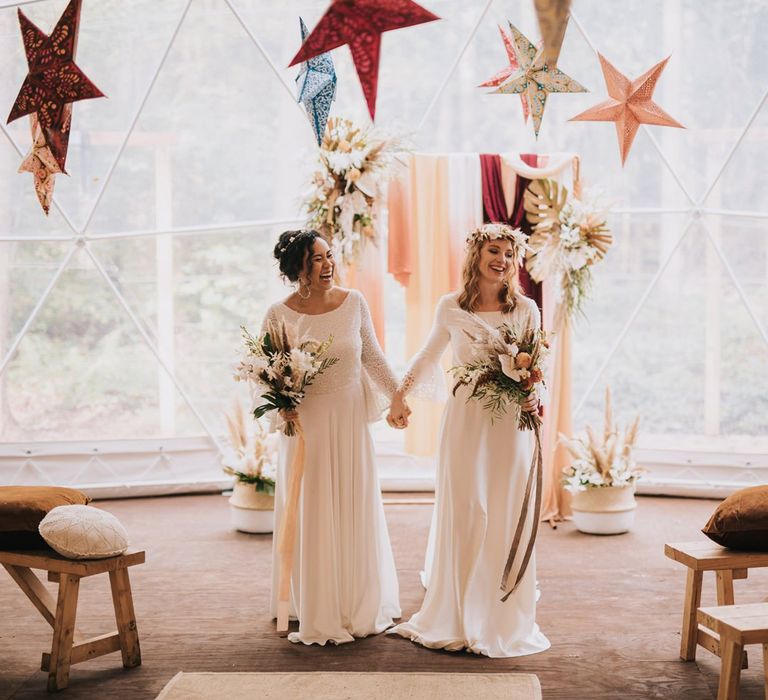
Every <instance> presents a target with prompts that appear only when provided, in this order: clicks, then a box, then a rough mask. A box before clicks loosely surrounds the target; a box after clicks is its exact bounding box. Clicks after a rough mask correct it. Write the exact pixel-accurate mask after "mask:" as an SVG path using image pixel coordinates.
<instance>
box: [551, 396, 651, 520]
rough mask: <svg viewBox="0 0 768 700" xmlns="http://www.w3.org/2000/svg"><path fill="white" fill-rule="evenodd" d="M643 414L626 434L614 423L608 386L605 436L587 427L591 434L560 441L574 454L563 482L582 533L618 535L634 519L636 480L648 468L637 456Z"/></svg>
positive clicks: (564, 471) (588, 432)
mask: <svg viewBox="0 0 768 700" xmlns="http://www.w3.org/2000/svg"><path fill="white" fill-rule="evenodd" d="M639 424H640V417H639V416H638V417H637V418H635V420H634V421H633V422H632V424H631V425H630V426H628V427H627V428H626V429H625V430H624V431H623V432H621V431H619V429H618V427H617V426H616V425H615V424H614V423H613V417H612V415H611V392H610V389H606V390H605V427H604V429H603V434H602V436H599V435H597V434H596V433H595V431H594V430H593V429H592V427H591V426H587V436H586V438H573V439H570V438H567V437H566V436H564V435H562V434H561V435H560V440H561V442H562V443H563V445H564V446H565V448H566V449H567V450H568V452H570V454H571V456H572V457H573V458H574V459H573V463H572V464H571V465H570V466H569V467H566V468H565V469H563V479H562V484H563V486H564V487H565V489H566V490H567V491H569V492H570V493H571V496H572V498H571V509H572V511H573V521H574V523H575V524H576V527H577V528H578V529H579V530H580V531H581V532H587V533H590V534H595V535H617V534H620V533H622V532H627V531H628V530H629V529H630V528H631V527H632V523H633V522H634V519H635V509H636V508H637V503H636V501H635V482H636V481H637V480H638V479H639V478H640V477H641V475H642V473H643V471H644V470H643V469H642V468H640V467H638V466H637V465H636V464H635V461H634V460H633V459H632V449H633V447H634V445H635V442H636V440H637V428H638V425H639Z"/></svg>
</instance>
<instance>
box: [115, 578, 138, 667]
mask: <svg viewBox="0 0 768 700" xmlns="http://www.w3.org/2000/svg"><path fill="white" fill-rule="evenodd" d="M109 583H110V586H111V587H112V602H113V603H114V606H115V621H116V622H117V633H118V635H119V636H120V651H121V653H122V655H123V666H125V668H132V667H133V666H139V665H141V648H140V647H139V631H138V629H137V628H136V613H135V612H134V611H133V595H132V594H131V582H130V579H129V578H128V569H116V570H115V571H110V572H109Z"/></svg>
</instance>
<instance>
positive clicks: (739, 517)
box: [702, 485, 768, 552]
mask: <svg viewBox="0 0 768 700" xmlns="http://www.w3.org/2000/svg"><path fill="white" fill-rule="evenodd" d="M702 532H703V533H704V534H705V535H706V536H707V537H709V539H711V540H713V541H715V542H717V543H718V544H721V545H723V547H729V548H731V549H741V550H747V551H754V552H768V485H766V486H750V487H749V488H746V489H741V490H739V491H736V492H735V493H732V494H731V495H730V496H728V498H726V499H725V500H724V501H723V502H722V503H721V504H720V505H719V506H718V507H717V508H716V509H715V512H714V513H712V517H711V518H710V519H709V521H708V522H707V524H706V525H705V526H704V528H703V529H702Z"/></svg>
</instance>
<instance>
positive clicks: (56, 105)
mask: <svg viewBox="0 0 768 700" xmlns="http://www.w3.org/2000/svg"><path fill="white" fill-rule="evenodd" d="M81 5H82V0H71V2H70V3H69V5H67V7H66V9H65V10H64V13H63V14H62V15H61V17H60V18H59V21H58V22H57V23H56V26H55V27H54V28H53V31H52V32H51V35H50V36H48V35H47V34H46V33H45V32H43V31H42V30H40V29H39V28H38V27H37V26H35V25H34V24H33V23H32V22H31V21H30V20H29V19H28V18H27V16H26V15H25V14H24V13H23V12H22V11H21V10H19V11H18V12H19V24H20V26H21V36H22V38H23V40H24V51H25V52H26V54H27V64H28V65H29V73H28V74H27V77H26V78H25V79H24V84H23V85H22V86H21V90H20V91H19V95H18V97H17V98H16V102H15V103H14V105H13V108H12V109H11V113H10V114H9V115H8V122H9V123H10V122H12V121H14V120H15V119H18V118H19V117H23V116H25V115H27V114H32V113H36V114H37V118H38V121H39V123H40V127H41V128H42V131H43V134H44V136H45V141H46V143H47V144H48V147H49V148H50V150H51V153H52V154H53V157H54V158H55V159H56V162H57V163H58V165H59V167H60V168H61V171H62V172H66V170H65V169H64V166H65V163H66V159H67V146H68V144H69V126H70V115H71V108H70V109H67V108H66V105H68V104H70V103H72V102H77V101H78V100H88V99H91V98H94V97H103V96H104V95H103V93H102V92H101V91H100V90H99V89H98V88H97V87H96V86H95V85H94V84H93V83H92V82H91V81H90V80H89V79H88V77H87V76H86V75H85V73H83V71H81V70H80V68H78V67H77V65H75V51H76V49H77V34H78V24H79V21H80V9H81Z"/></svg>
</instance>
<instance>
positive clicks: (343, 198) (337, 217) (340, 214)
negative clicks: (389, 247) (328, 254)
mask: <svg viewBox="0 0 768 700" xmlns="http://www.w3.org/2000/svg"><path fill="white" fill-rule="evenodd" d="M402 150H403V146H402V144H401V141H400V139H395V138H384V137H383V136H381V135H380V134H378V133H377V132H376V131H375V130H374V129H373V128H367V129H361V128H359V127H356V126H355V125H354V124H353V123H352V122H351V121H350V120H348V119H340V118H338V117H335V118H331V119H329V120H328V126H327V128H326V132H325V136H324V137H323V140H322V142H321V144H320V153H319V159H320V170H318V171H316V172H315V174H314V182H313V186H314V189H313V192H312V194H311V196H310V198H309V201H308V202H307V209H308V212H309V217H310V218H309V221H308V223H307V225H308V226H309V227H311V228H313V229H315V230H316V231H319V232H320V233H322V234H323V235H324V236H325V238H326V240H327V241H328V242H329V243H331V244H336V245H338V247H339V250H340V251H341V258H342V261H343V262H344V263H345V264H347V265H348V264H351V263H353V262H354V261H355V260H356V259H357V256H358V255H359V254H360V250H361V249H362V246H363V245H364V244H365V243H367V242H371V243H376V242H377V234H376V213H375V205H376V203H377V199H378V196H379V194H380V192H381V188H382V185H383V184H384V182H385V181H386V180H387V179H388V178H389V176H390V174H391V171H392V168H393V166H394V164H395V160H396V154H397V153H399V152H401V151H402Z"/></svg>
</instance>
